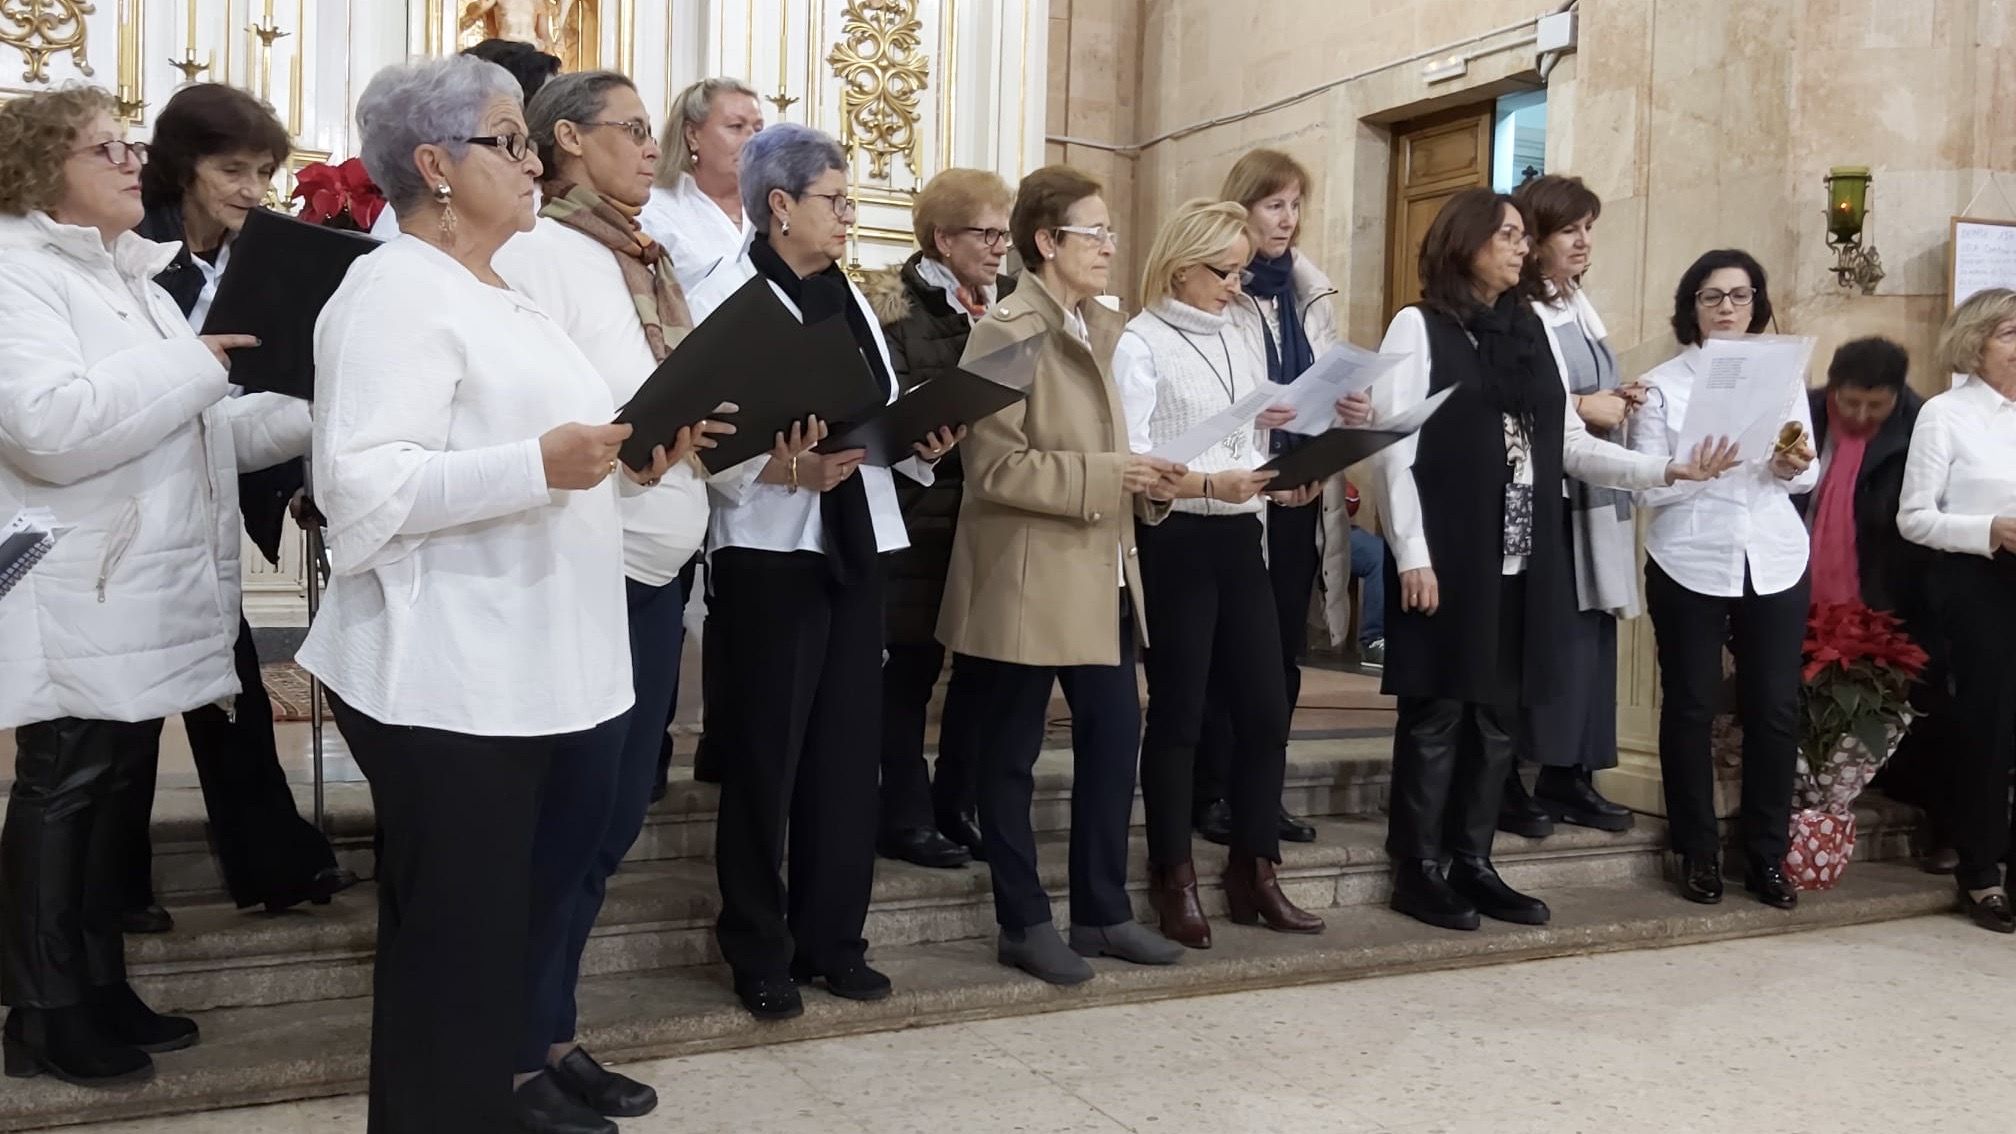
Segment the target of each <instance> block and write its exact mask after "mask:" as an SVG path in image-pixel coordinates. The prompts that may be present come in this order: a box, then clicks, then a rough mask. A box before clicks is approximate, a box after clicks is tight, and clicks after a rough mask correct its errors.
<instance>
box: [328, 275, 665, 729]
mask: <svg viewBox="0 0 2016 1134" xmlns="http://www.w3.org/2000/svg"><path fill="white" fill-rule="evenodd" d="M315 367H316V381H317V387H318V388H317V390H316V395H317V396H316V399H315V409H314V414H315V439H314V457H313V459H314V472H315V482H314V483H315V498H316V503H317V504H318V505H320V507H321V509H322V511H323V513H324V514H325V515H327V516H328V518H329V528H328V531H329V545H328V546H329V558H330V565H331V567H332V569H333V577H332V578H331V580H330V584H329V593H328V595H327V596H326V597H325V598H324V599H323V603H322V609H321V611H320V613H319V614H318V615H317V617H316V619H315V624H314V626H313V627H311V628H310V630H309V632H308V640H307V642H306V643H305V644H304V645H303V646H302V648H301V653H300V661H301V665H302V667H303V668H305V669H307V670H308V671H309V672H310V673H313V674H314V675H315V676H316V677H318V678H320V679H321V680H322V681H323V682H324V683H325V684H327V685H328V686H329V688H330V689H331V690H333V691H334V692H335V693H336V695H337V696H339V697H341V698H343V700H344V701H346V702H348V703H349V704H350V705H351V707H353V708H355V709H356V710H357V711H358V712H360V713H363V714H365V715H367V716H369V717H371V718H372V719H374V720H377V721H380V722H383V723H386V724H393V725H407V726H417V727H422V728H436V729H444V730H447V731H451V732H460V733H472V734H477V735H484V736H547V735H553V734H559V733H570V732H578V731H581V730H584V729H588V728H592V727H594V726H595V725H598V724H600V723H602V722H604V721H607V720H609V719H610V718H612V717H615V716H617V715H618V714H620V713H623V712H625V711H626V710H628V709H629V707H630V703H631V683H630V648H629V637H628V630H627V617H626V615H625V610H624V594H623V562H622V546H621V522H620V521H619V519H618V516H617V510H616V495H617V490H616V488H615V486H613V485H611V484H608V483H604V484H602V485H600V486H598V487H596V488H594V489H590V490H588V491H585V492H566V491H558V490H554V489H549V488H548V487H547V486H546V474H545V469H544V463H543V461H542V459H541V457H540V452H539V437H540V435H541V434H543V433H545V432H546V431H547V430H549V429H552V428H553V427H554V426H557V425H563V424H566V423H568V422H586V423H590V424H593V423H600V422H606V421H609V420H610V419H611V418H612V417H614V415H615V405H614V404H613V402H612V401H611V399H610V397H609V388H608V386H606V385H605V384H604V383H603V382H602V380H601V378H600V376H599V375H598V374H597V373H596V371H595V367H594V365H593V364H592V363H590V362H589V361H588V359H587V358H585V357H584V356H583V355H582V353H581V351H580V349H579V348H577V347H576V346H575V345H574V342H573V340H571V339H569V338H568V337H567V333H566V332H565V331H564V330H562V329H561V327H560V326H559V324H557V323H555V322H554V321H553V320H552V319H551V318H549V317H548V316H547V315H546V314H545V312H543V311H542V310H540V308H539V306H538V305H537V304H535V303H533V302H532V301H531V300H530V299H527V298H526V297H524V296H523V295H520V294H518V293H517V292H514V291H509V290H505V289H502V288H493V287H490V286H488V285H486V284H484V283H483V282H481V281H480V280H478V279H476V277H475V276H473V275H471V274H470V273H469V271H468V269H466V268H464V267H463V266H462V265H461V264H459V263H457V262H456V261H455V260H453V259H452V258H450V257H449V256H448V255H447V254H446V253H444V252H441V251H439V250H438V249H436V248H434V247H433V246H431V245H429V244H427V243H426V242H425V241H422V240H420V239H418V238H416V237H412V236H400V237H398V238H396V239H394V240H393V241H391V242H390V243H389V244H387V245H386V246H385V247H384V248H381V249H379V250H378V251H376V252H374V253H372V254H371V255H369V256H366V257H364V258H363V259H361V260H359V261H357V263H356V265H355V266H353V267H352V268H351V269H350V273H349V275H348V276H347V277H346V278H345V279H344V281H343V285H342V286H341V287H340V288H338V289H337V291H336V295H335V297H334V298H332V299H331V300H330V301H329V304H328V306H327V307H325V308H324V309H323V312H322V316H321V318H320V319H319V320H318V321H317V323H316V326H315Z"/></svg>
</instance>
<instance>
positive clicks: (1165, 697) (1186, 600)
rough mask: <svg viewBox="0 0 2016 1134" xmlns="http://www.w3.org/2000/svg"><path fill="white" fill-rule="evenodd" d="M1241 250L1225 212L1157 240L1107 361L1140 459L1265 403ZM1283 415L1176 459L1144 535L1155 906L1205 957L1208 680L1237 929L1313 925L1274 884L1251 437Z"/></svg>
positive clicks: (1191, 217) (1276, 732)
mask: <svg viewBox="0 0 2016 1134" xmlns="http://www.w3.org/2000/svg"><path fill="white" fill-rule="evenodd" d="M1251 246H1252V245H1251V241H1250V239H1249V238H1248V236H1247V234H1246V210H1245V209H1244V208H1242V207H1240V206H1239V205H1236V204H1233V203H1231V202H1229V201H1220V202H1212V201H1208V200H1199V201H1191V202H1188V203H1187V204H1185V205H1183V206H1182V207H1180V208H1178V209H1177V210H1176V213H1175V214H1174V215H1173V216H1171V217H1170V218H1169V221H1168V223H1166V224H1165V225H1163V226H1162V231H1161V232H1160V233H1158V234H1156V237H1155V243H1154V245H1153V246H1151V247H1150V248H1149V250H1148V265H1147V268H1146V269H1145V270H1144V271H1143V273H1142V279H1141V298H1142V300H1143V302H1144V303H1145V305H1146V306H1145V308H1144V309H1143V310H1142V312H1141V313H1140V314H1139V315H1136V316H1135V317H1134V318H1133V320H1132V321H1131V322H1129V323H1128V324H1127V333H1126V334H1125V335H1122V336H1121V338H1120V345H1119V347H1118V349H1117V350H1116V352H1115V354H1114V362H1113V371H1114V379H1115V381H1116V382H1117V383H1118V385H1119V387H1120V398H1121V401H1122V404H1123V405H1124V406H1125V408H1126V411H1127V439H1128V445H1129V447H1130V448H1131V449H1132V450H1133V451H1134V452H1136V453H1147V452H1151V451H1153V450H1155V449H1156V448H1157V447H1158V446H1167V445H1169V444H1171V443H1172V442H1174V441H1176V440H1177V439H1179V438H1181V437H1182V436H1183V435H1184V434H1185V433H1186V432H1188V431H1189V430H1190V429H1192V428H1193V427H1195V426H1196V425H1197V423H1199V422H1201V421H1208V420H1210V419H1211V418H1213V417H1214V416H1215V415H1217V414H1220V413H1223V412H1225V411H1226V410H1227V408H1228V407H1231V406H1236V405H1239V404H1240V403H1242V402H1244V403H1247V404H1248V405H1249V406H1250V405H1251V404H1252V399H1253V397H1254V395H1255V391H1262V393H1261V396H1262V397H1264V389H1265V387H1266V386H1267V383H1266V382H1265V374H1266V370H1265V364H1264V363H1263V362H1262V361H1261V359H1260V356H1259V354H1258V353H1257V352H1255V351H1253V350H1251V349H1250V348H1249V346H1248V344H1247V342H1246V341H1245V340H1244V339H1243V338H1241V337H1240V336H1239V335H1237V334H1236V333H1234V332H1233V331H1232V329H1231V327H1230V322H1231V320H1230V319H1229V318H1228V316H1227V314H1226V312H1227V309H1228V308H1229V307H1230V306H1231V305H1232V303H1233V302H1234V301H1235V300H1236V299H1237V298H1238V296H1239V272H1240V269H1241V268H1242V267H1243V266H1244V265H1245V264H1246V262H1247V259H1248V258H1249V256H1250V249H1251ZM1293 412H1294V411H1293V410H1291V409H1289V408H1287V407H1284V406H1270V407H1268V408H1266V409H1265V410H1263V411H1262V412H1261V413H1260V415H1259V419H1258V421H1257V422H1255V423H1253V424H1250V425H1248V424H1242V425H1241V426H1240V427H1239V428H1237V429H1236V430H1234V431H1233V432H1231V433H1230V434H1228V435H1225V436H1223V437H1222V438H1220V439H1218V440H1217V441H1215V442H1214V443H1213V444H1212V445H1211V446H1210V448H1208V449H1206V450H1205V451H1204V452H1203V453H1202V454H1201V455H1198V456H1194V457H1193V456H1191V455H1190V454H1188V453H1184V454H1180V456H1181V457H1182V458H1183V460H1184V463H1185V464H1186V465H1187V466H1188V467H1189V470H1190V471H1189V472H1188V473H1187V474H1186V475H1184V476H1183V477H1182V478H1180V480H1177V481H1176V482H1175V485H1174V488H1175V491H1174V497H1175V503H1174V504H1173V505H1172V511H1171V514H1170V515H1169V517H1168V518H1167V519H1165V520H1164V521H1163V522H1162V523H1161V524H1158V525H1154V526H1143V527H1142V528H1141V529H1140V533H1139V539H1140V544H1141V555H1140V559H1141V586H1142V590H1143V591H1144V592H1145V595H1144V597H1145V598H1146V599H1147V600H1148V602H1147V609H1148V632H1149V635H1150V636H1151V637H1152V638H1153V639H1154V641H1155V648H1154V649H1153V650H1152V651H1150V652H1149V654H1148V662H1147V665H1148V720H1147V726H1146V729H1145V731H1144V732H1143V734H1142V744H1141V798H1142V803H1143V805H1144V806H1145V807H1146V809H1147V814H1148V874H1149V887H1150V897H1151V899H1152V900H1153V901H1154V903H1155V908H1156V911H1157V912H1158V913H1159V914H1160V916H1161V925H1162V935H1163V936H1164V937H1167V938H1169V939H1170V940H1171V941H1175V942H1178V943H1180V944H1183V945H1187V946H1189V947H1190V948H1193V949H1207V948H1209V947H1210V945H1211V926H1210V924H1209V923H1208V922H1206V921H1205V920H1204V910H1203V907H1202V906H1201V905H1200V904H1199V902H1198V899H1197V871H1196V868H1195V866H1194V865H1193V864H1192V862H1191V860H1190V845H1191V843H1190V818H1191V788H1192V780H1191V777H1192V761H1193V760H1194V759H1195V758H1196V753H1197V742H1198V739H1199V736H1200V734H1201V733H1202V732H1203V728H1204V698H1205V694H1206V691H1207V689H1209V687H1210V686H1211V677H1212V674H1214V673H1216V674H1217V675H1218V678H1219V680H1218V694H1219V696H1220V697H1221V698H1222V699H1223V701H1224V704H1225V706H1226V708H1227V710H1228V711H1229V713H1230V715H1231V718H1232V732H1233V737H1234V741H1233V756H1232V766H1231V768H1230V769H1229V775H1228V776H1227V786H1228V789H1229V792H1228V794H1229V797H1230V802H1231V821H1232V849H1231V857H1230V858H1229V859H1228V860H1227V862H1226V867H1225V892H1226V897H1227V900H1228V901H1229V903H1230V905H1231V907H1232V920H1233V921H1235V922H1240V923H1242V924H1251V923H1253V922H1255V921H1262V920H1264V921H1265V922H1266V924H1267V925H1268V927H1269V928H1271V929H1278V930H1281V931H1284V932H1289V933H1316V932H1319V931H1321V930H1322V928H1323V920H1322V919H1321V918H1319V917H1316V916H1314V915H1313V914H1309V913H1305V912H1303V911H1302V910H1300V909H1297V908H1296V907H1295V905H1294V903H1292V902H1290V901H1289V900H1288V899H1287V897H1286V896H1285V895H1283V894H1282V893H1281V887H1280V884H1279V883H1277V882H1276V881H1275V880H1274V867H1275V865H1276V864H1277V863H1279V862H1280V861H1281V837H1280V829H1279V811H1280V805H1281V779H1282V774H1283V770H1284V767H1285V760H1286V757H1287V751H1288V702H1287V697H1286V693H1287V690H1286V688H1285V686H1284V685H1283V684H1282V682H1281V680H1280V678H1279V675H1278V672H1277V670H1276V665H1277V664H1278V661H1279V658H1280V656H1281V640H1280V636H1279V631H1278V629H1277V627H1276V624H1275V620H1274V618H1273V604H1272V603H1271V602H1270V601H1269V596H1270V591H1271V588H1270V587H1269V586H1268V581H1267V562H1266V559H1265V558H1264V557H1263V555H1262V547H1261V541H1262V540H1263V539H1264V538H1265V533H1264V532H1263V530H1262V526H1261V522H1260V508H1261V493H1262V492H1263V491H1265V489H1266V487H1267V482H1268V481H1269V480H1270V479H1272V477H1273V475H1274V474H1272V473H1265V472H1257V471H1255V470H1256V469H1258V468H1259V467H1260V465H1262V464H1264V463H1265V462H1266V457H1265V455H1264V454H1263V453H1262V451H1261V446H1260V444H1259V443H1258V442H1259V438H1260V437H1261V436H1264V431H1266V430H1270V429H1272V428H1274V427H1276V426H1278V425H1281V424H1283V423H1284V422H1285V421H1286V420H1287V419H1289V418H1291V417H1292V416H1293ZM1256 426H1257V428H1256Z"/></svg>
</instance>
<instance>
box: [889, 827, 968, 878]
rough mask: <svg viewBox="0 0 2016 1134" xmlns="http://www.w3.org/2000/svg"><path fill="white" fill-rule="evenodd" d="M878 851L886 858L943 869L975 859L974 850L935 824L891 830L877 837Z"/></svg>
mask: <svg viewBox="0 0 2016 1134" xmlns="http://www.w3.org/2000/svg"><path fill="white" fill-rule="evenodd" d="M875 851H876V853H877V854H880V855H881V856H882V857H883V858H893V859H896V860H897V861H899V862H907V863H911V864H912V865H915V866H925V867H931V868H933V869H939V870H949V869H957V868H959V867H961V866H964V865H966V864H967V863H969V862H972V861H973V855H972V853H971V852H969V851H967V849H966V848H965V847H962V846H960V845H959V844H958V843H956V842H953V841H952V840H951V839H948V838H946V837H945V836H944V835H941V834H939V833H938V831H937V829H936V828H934V827H909V828H905V829H904V830H901V831H890V832H887V833H886V834H884V835H883V836H882V837H881V838H879V839H877V840H875Z"/></svg>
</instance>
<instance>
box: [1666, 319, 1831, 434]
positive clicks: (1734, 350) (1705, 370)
mask: <svg viewBox="0 0 2016 1134" xmlns="http://www.w3.org/2000/svg"><path fill="white" fill-rule="evenodd" d="M1813 345H1814V340H1813V339H1811V338H1808V337H1805V336H1794V335H1745V336H1743V337H1742V338H1738V339H1709V340H1708V341H1707V342H1704V343H1702V344H1701V354H1700V357H1699V359H1698V361H1697V364H1696V366H1695V373H1694V387H1693V389H1692V391H1691V392H1690V393H1689V394H1688V397H1687V416H1686V419H1685V421H1683V422H1682V423H1681V426H1680V446H1679V449H1678V452H1679V453H1681V454H1686V453H1692V452H1693V451H1694V450H1695V448H1696V447H1698V446H1699V445H1700V444H1701V442H1703V441H1705V440H1707V439H1709V438H1711V437H1722V438H1727V439H1728V440H1731V441H1734V442H1736V455H1737V456H1738V457H1739V458H1741V459H1743V460H1746V461H1748V460H1769V459H1770V458H1771V456H1772V455H1773V453H1774V452H1775V451H1776V450H1777V447H1778V441H1779V437H1780V433H1781V431H1782V430H1783V429H1784V427H1785V425H1786V424H1787V423H1788V422H1792V421H1794V420H1796V419H1797V417H1798V414H1799V407H1800V405H1801V404H1802V401H1803V399H1804V398H1805V397H1806V370H1807V367H1808V366H1810V365H1811V364H1812V361H1813ZM1803 437H1804V433H1803V431H1802V432H1801V438H1803ZM1797 445H1798V441H1796V440H1795V441H1794V442H1793V447H1795V448H1796V447H1797Z"/></svg>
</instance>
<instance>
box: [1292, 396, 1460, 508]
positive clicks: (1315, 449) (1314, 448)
mask: <svg viewBox="0 0 2016 1134" xmlns="http://www.w3.org/2000/svg"><path fill="white" fill-rule="evenodd" d="M1453 390H1454V387H1451V388H1450V389H1448V390H1443V391H1441V392H1440V393H1438V394H1435V395H1434V396H1432V397H1430V398H1429V399H1428V400H1427V401H1425V402H1422V403H1421V404H1420V405H1418V406H1415V407H1414V408H1413V409H1411V410H1408V411H1407V412H1406V413H1403V414H1401V415H1400V416H1398V417H1395V418H1394V419H1393V420H1391V421H1385V422H1378V423H1375V424H1373V425H1368V426H1360V427H1358V428H1352V427H1350V426H1339V427H1338V428H1336V429H1326V430H1324V431H1323V432H1321V433H1318V434H1317V435H1315V436H1314V437H1311V438H1310V439H1309V440H1308V442H1307V443H1306V444H1303V445H1300V446H1298V447H1296V448H1294V449H1291V450H1289V451H1288V452H1286V453H1283V454H1281V455H1280V456H1278V457H1276V458H1274V459H1273V460H1271V461H1268V462H1267V463H1266V464H1264V465H1261V466H1260V471H1261V472H1271V473H1275V474H1276V475H1275V477H1274V479H1273V480H1271V481H1268V482H1267V491H1269V492H1286V491H1288V490H1290V489H1295V488H1300V487H1302V486H1303V485H1305V484H1309V483H1311V482H1314V481H1319V480H1326V479H1328V478H1330V477H1333V476H1336V475H1337V474H1338V473H1340V472H1343V471H1344V470H1345V469H1348V468H1350V467H1351V466H1352V465H1355V464H1357V463H1358V462H1359V461H1362V460H1364V459H1365V458H1367V457H1369V456H1371V455H1372V454H1374V453H1377V452H1379V451H1380V450H1381V449H1384V448H1386V447H1387V446H1389V445H1394V444H1398V443H1399V442H1401V441H1404V440H1406V439H1407V438H1409V437H1412V436H1413V435H1414V434H1416V433H1418V432H1420V430H1421V426H1422V425H1424V424H1426V423H1427V421H1428V419H1429V418H1431V417H1433V416H1434V415H1435V411H1436V410H1438V409H1441V408H1442V403H1443V402H1445V401H1447V400H1448V399H1449V395H1450V393H1452V392H1453Z"/></svg>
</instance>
